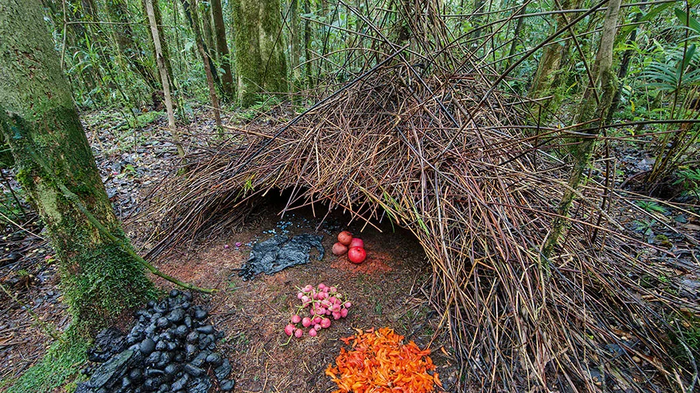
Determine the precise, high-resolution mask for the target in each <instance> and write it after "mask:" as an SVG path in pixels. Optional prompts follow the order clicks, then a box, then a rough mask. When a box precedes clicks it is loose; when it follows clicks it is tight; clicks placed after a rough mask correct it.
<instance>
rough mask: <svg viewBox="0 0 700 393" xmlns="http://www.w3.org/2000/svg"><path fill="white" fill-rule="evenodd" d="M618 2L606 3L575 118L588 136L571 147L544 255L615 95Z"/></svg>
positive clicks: (564, 220) (562, 224) (554, 239)
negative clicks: (569, 164)
mask: <svg viewBox="0 0 700 393" xmlns="http://www.w3.org/2000/svg"><path fill="white" fill-rule="evenodd" d="M620 2H621V0H610V1H609V2H608V10H607V12H606V14H605V22H603V29H602V31H601V33H600V45H599V47H598V53H597V55H596V60H595V63H594V65H593V70H592V74H593V75H594V78H595V80H594V83H593V84H589V86H588V87H587V88H586V91H585V93H584V96H583V103H582V105H581V107H580V108H581V112H579V116H578V118H577V119H576V122H577V123H578V124H585V125H584V126H582V127H580V128H581V130H583V129H588V130H590V131H585V132H586V133H587V134H588V135H587V136H586V137H584V138H578V141H577V142H578V144H577V145H576V146H575V149H574V152H573V156H574V166H573V168H572V170H571V174H570V175H569V183H568V187H567V188H566V190H565V191H564V195H563V196H562V198H561V201H560V202H559V206H558V208H557V217H556V218H555V219H554V221H553V222H552V230H551V231H550V233H549V236H548V237H547V240H546V241H545V243H544V245H543V247H542V255H543V257H544V258H549V257H550V256H551V254H552V252H553V251H554V247H555V246H556V245H557V243H558V241H559V237H560V236H561V234H562V233H563V231H564V228H565V226H566V223H567V222H568V219H567V218H568V215H569V210H570V209H571V205H572V204H573V201H574V197H575V196H576V193H577V189H578V186H579V184H580V183H581V180H582V179H583V172H584V170H585V169H586V168H587V167H588V164H589V162H590V159H591V156H592V154H593V149H594V147H595V142H596V137H597V135H598V134H599V133H600V130H601V128H600V127H602V126H603V124H604V120H605V118H606V112H607V110H608V109H609V108H610V103H611V102H612V100H613V97H614V96H615V76H614V75H613V73H612V59H613V46H614V45H613V44H614V43H615V34H616V33H617V20H618V15H619V12H620ZM598 92H600V95H598ZM576 131H579V130H576Z"/></svg>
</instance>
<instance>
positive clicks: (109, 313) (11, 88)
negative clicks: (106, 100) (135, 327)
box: [0, 0, 153, 327]
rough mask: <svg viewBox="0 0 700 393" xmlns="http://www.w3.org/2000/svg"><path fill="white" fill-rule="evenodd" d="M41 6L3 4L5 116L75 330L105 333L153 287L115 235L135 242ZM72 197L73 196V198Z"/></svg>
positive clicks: (0, 72)
mask: <svg viewBox="0 0 700 393" xmlns="http://www.w3.org/2000/svg"><path fill="white" fill-rule="evenodd" d="M41 9H42V8H41V3H40V2H39V1H38V0H22V1H19V0H0V37H3V39H2V40H1V41H0V56H2V57H0V106H1V107H2V109H1V110H0V116H2V123H1V126H0V128H1V129H2V132H3V135H4V137H5V139H6V140H7V141H8V142H9V144H10V146H11V149H12V153H13V155H14V157H15V162H16V169H17V171H18V172H17V173H18V174H17V179H18V180H19V182H20V183H21V185H22V187H23V188H24V190H25V191H26V193H27V194H28V195H29V198H30V201H31V203H32V205H33V207H34V208H35V209H36V211H37V212H38V213H39V215H40V216H41V219H42V221H43V222H44V224H45V226H46V228H47V230H48V233H49V235H50V238H51V242H52V245H53V247H54V249H55V250H56V254H57V256H58V260H59V263H60V272H61V286H62V288H63V291H64V298H65V300H66V302H67V303H68V304H69V305H70V310H71V312H72V314H73V316H74V318H75V322H74V325H76V326H78V325H79V326H88V327H97V326H103V325H104V324H105V323H108V322H109V321H112V320H113V319H114V318H115V317H116V316H117V315H119V314H120V313H121V312H122V311H123V310H125V309H126V308H128V307H133V306H136V305H138V304H140V303H141V302H142V301H143V300H144V299H145V298H146V297H147V296H149V294H151V293H152V291H153V285H152V284H151V282H150V281H149V279H148V278H147V277H146V275H145V273H144V269H143V267H142V265H140V264H139V262H138V261H137V260H135V259H134V258H133V257H132V256H131V255H130V254H129V253H128V252H126V251H125V250H124V249H123V248H122V246H121V245H119V244H116V243H115V242H114V241H112V240H111V239H109V238H108V237H106V236H105V235H104V234H102V233H100V231H99V230H98V229H97V228H96V227H95V225H93V223H91V222H90V220H89V219H88V218H87V217H86V215H85V214H84V213H83V212H81V210H80V209H79V208H78V207H77V205H76V201H78V202H80V203H81V204H82V205H83V206H84V207H85V208H87V210H89V212H90V213H91V214H92V215H93V216H94V217H95V218H97V219H98V220H99V222H100V223H102V224H103V225H104V226H105V227H106V228H107V229H108V230H109V233H110V234H111V235H112V236H114V237H116V238H117V239H121V240H122V241H124V242H128V241H127V239H126V237H125V235H124V233H123V231H122V229H121V225H120V223H119V221H118V220H117V218H116V217H115V215H114V212H113V211H112V206H111V204H110V202H109V199H108V198H107V194H106V192H105V189H104V186H103V184H102V180H101V179H100V176H99V173H98V170H97V166H96V164H95V160H94V158H93V156H92V151H91V150H90V146H89V144H88V141H87V138H86V137H85V133H84V131H83V127H82V125H81V123H80V119H79V118H78V113H77V111H76V108H75V106H74V105H73V100H72V98H71V93H70V87H69V85H68V83H67V82H66V80H65V79H64V76H63V75H62V73H61V68H60V66H59V61H58V56H57V54H56V51H55V50H54V45H53V42H52V41H51V36H50V35H49V34H48V32H47V30H46V26H45V25H44V19H43V17H42V13H41ZM66 191H68V192H66Z"/></svg>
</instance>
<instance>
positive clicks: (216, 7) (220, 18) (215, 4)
mask: <svg viewBox="0 0 700 393" xmlns="http://www.w3.org/2000/svg"><path fill="white" fill-rule="evenodd" d="M211 13H212V17H213V19H214V35H215V36H216V51H217V52H218V59H219V64H220V66H221V69H222V70H223V71H224V73H223V74H222V75H221V87H222V90H223V96H224V99H225V100H226V101H228V100H231V99H233V86H234V84H233V74H232V73H231V53H230V52H229V50H228V42H227V41H226V25H225V24H224V14H223V10H222V8H221V0H211Z"/></svg>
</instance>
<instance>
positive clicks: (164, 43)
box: [141, 0, 173, 83]
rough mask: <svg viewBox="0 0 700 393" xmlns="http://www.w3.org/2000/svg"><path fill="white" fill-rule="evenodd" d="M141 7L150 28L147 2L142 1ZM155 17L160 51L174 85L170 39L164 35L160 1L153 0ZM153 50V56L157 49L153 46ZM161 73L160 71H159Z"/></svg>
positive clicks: (169, 78)
mask: <svg viewBox="0 0 700 393" xmlns="http://www.w3.org/2000/svg"><path fill="white" fill-rule="evenodd" d="M141 5H142V6H143V14H144V15H146V23H148V24H149V26H150V21H149V20H148V10H147V9H146V0H141ZM152 5H153V16H154V17H155V19H156V27H157V28H158V37H159V38H160V43H161V45H160V49H161V53H162V55H163V62H164V63H165V68H166V69H167V71H168V80H169V81H170V82H171V83H172V81H173V66H172V64H171V62H170V48H169V47H168V39H167V38H166V36H165V33H163V17H162V16H161V14H160V6H159V5H158V0H153V2H152ZM151 49H152V50H153V56H157V55H156V54H155V47H153V46H151ZM156 65H158V58H157V57H156ZM159 72H160V71H159Z"/></svg>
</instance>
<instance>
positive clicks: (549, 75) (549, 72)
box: [528, 0, 580, 98]
mask: <svg viewBox="0 0 700 393" xmlns="http://www.w3.org/2000/svg"><path fill="white" fill-rule="evenodd" d="M574 1H575V2H576V3H577V4H578V3H579V2H580V0H564V1H563V2H562V3H561V9H562V10H566V9H569V7H571V4H572V2H574ZM567 24H568V23H567V22H566V17H565V15H564V14H557V16H556V24H555V26H554V31H559V29H561V28H563V27H564V26H566V25H567ZM567 50H568V48H567V46H566V44H552V45H547V46H546V47H545V48H544V50H543V51H542V57H540V61H539V62H538V64H537V71H536V72H535V77H534V78H533V80H532V85H531V86H530V92H529V93H528V96H530V97H532V98H540V97H542V96H545V95H548V94H549V93H550V90H551V88H552V86H553V85H554V81H555V76H556V72H557V71H559V68H560V66H561V60H562V58H563V57H564V52H566V51H567Z"/></svg>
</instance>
